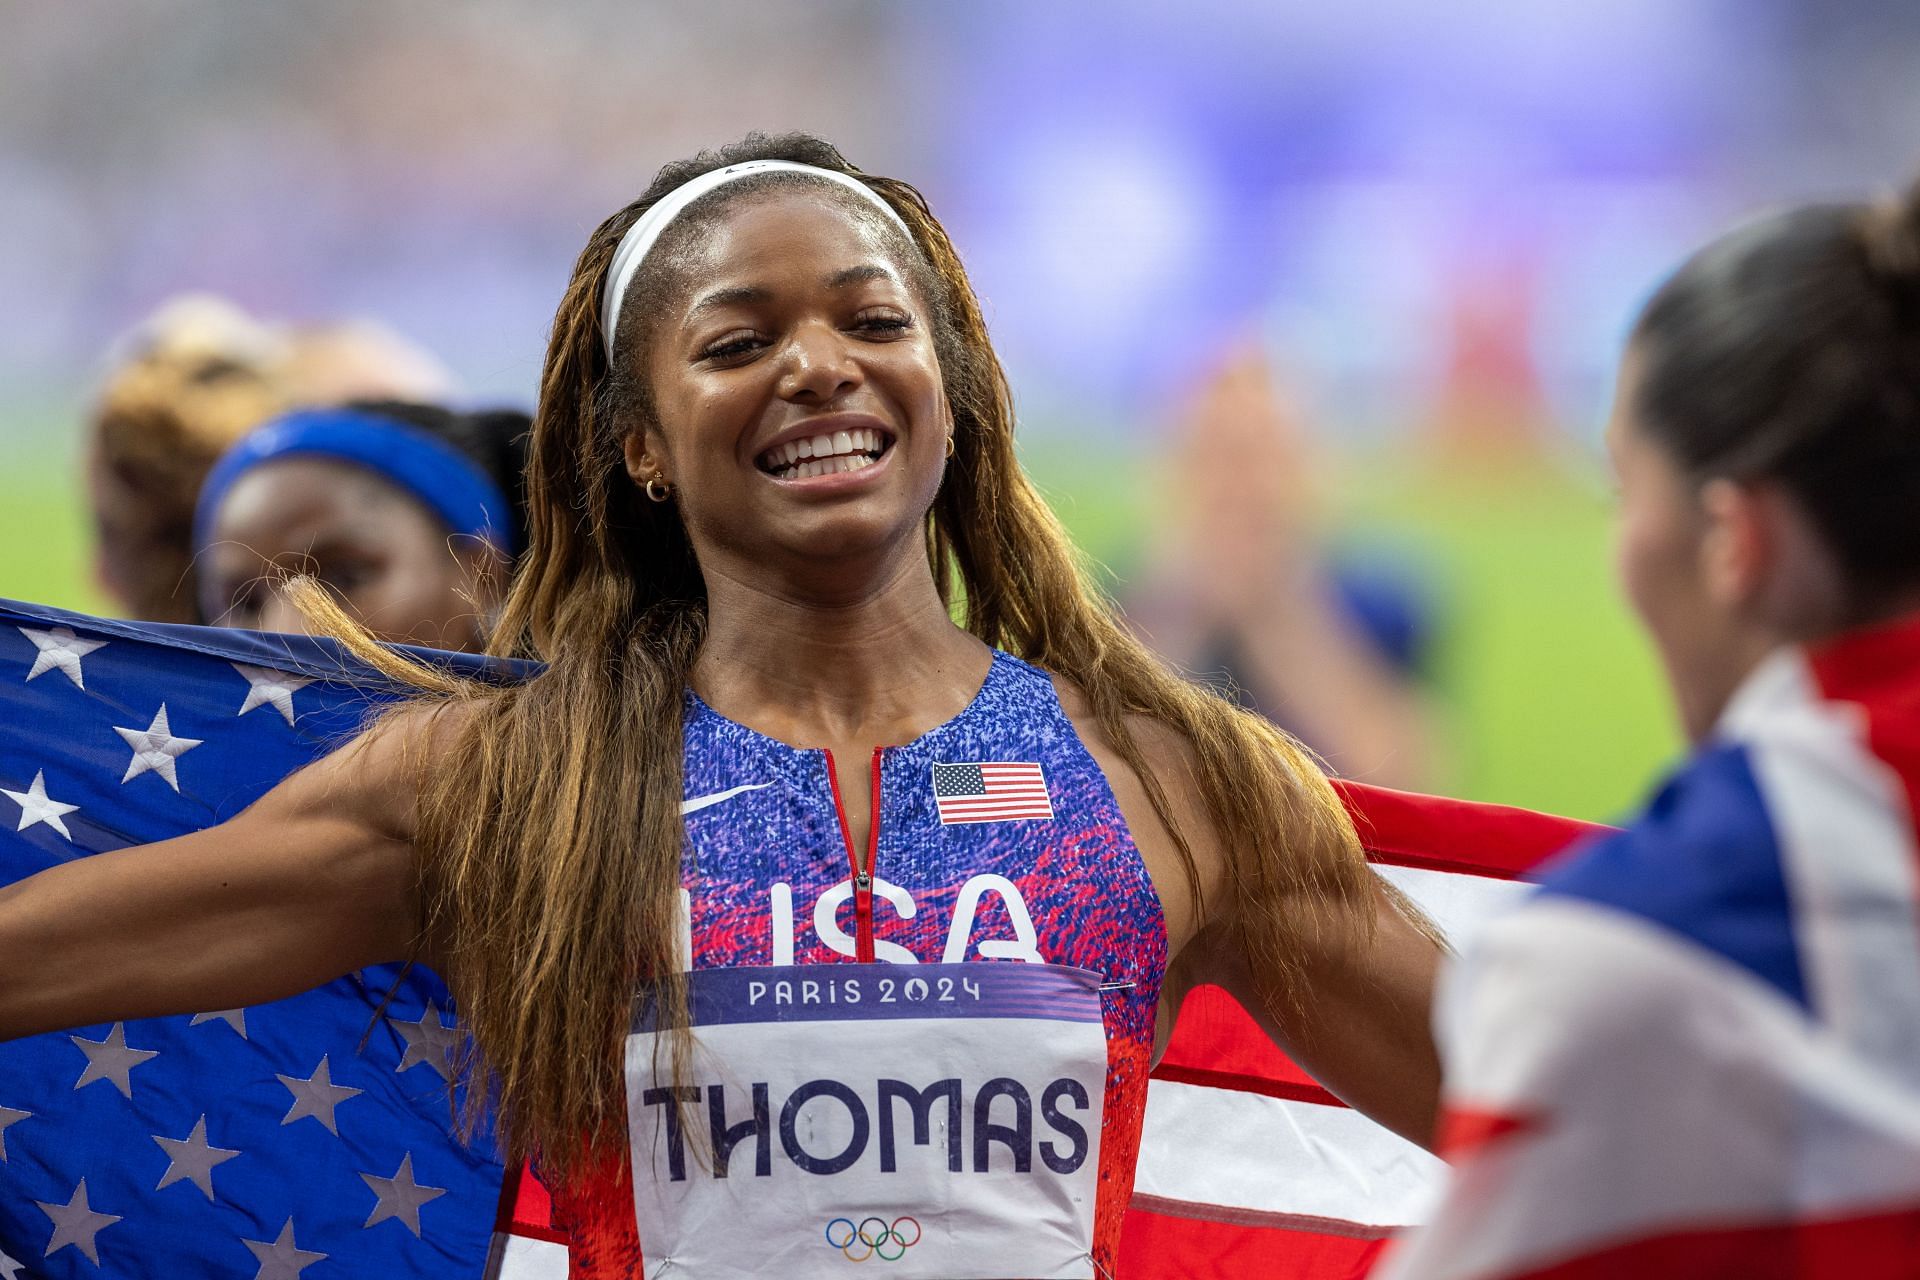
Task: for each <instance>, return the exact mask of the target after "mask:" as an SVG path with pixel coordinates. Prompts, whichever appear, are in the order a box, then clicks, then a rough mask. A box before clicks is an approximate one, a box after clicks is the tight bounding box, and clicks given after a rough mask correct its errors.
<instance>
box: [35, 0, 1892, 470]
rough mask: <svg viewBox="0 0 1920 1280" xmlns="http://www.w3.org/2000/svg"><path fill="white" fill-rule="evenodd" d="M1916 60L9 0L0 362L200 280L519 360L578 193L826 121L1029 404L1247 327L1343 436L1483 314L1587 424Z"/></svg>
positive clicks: (737, 18)
mask: <svg viewBox="0 0 1920 1280" xmlns="http://www.w3.org/2000/svg"><path fill="white" fill-rule="evenodd" d="M1916 54H1920V6H1916V5H1913V4H1911V3H1909V2H1907V0H1850V3H1848V4H1846V5H1843V6H1834V5H1823V4H1815V3H1810V2H1805V0H1587V2H1584V3H1574V2H1569V3H1560V4H1540V3H1538V0H1473V2H1471V3H1463V4H1453V5H1435V4H1432V3H1429V2H1428V0H1348V2H1347V3H1341V4H1332V5H1328V4H1323V3H1315V4H1308V3H1304V2H1296V0H1284V2H1276V0H1188V2H1187V3H1183V4H1180V5H1177V6H1176V5H1171V4H1145V3H1132V2H1125V0H1120V2H1116V0H1101V2H1099V3H1088V2H1082V0H1073V2H1063V3H1048V4H1028V3H1010V2H1005V0H991V2H977V3H970V4H964V5H961V4H934V3H910V2H906V0H902V2H900V3H879V2H878V0H865V2H845V3H808V4H804V5H803V4H764V3H762V4H751V3H743V2H741V0H718V2H710V3H705V4H702V5H698V6H670V5H664V4H649V3H633V2H632V0H620V2H618V3H615V2H612V0H599V2H596V3H575V4H567V5H554V4H538V3H520V2H517V0H468V2H464V3H460V4H457V5H456V4H450V3H439V4H425V3H421V4H408V5H396V4H391V3H385V2H380V0H318V2H315V3H305V4H300V5H268V4H259V3H255V2H253V0H202V2H188V0H177V2H173V3H160V2H158V0H153V2H147V3H124V4H118V5H114V6H112V7H110V8H109V7H104V6H55V5H28V4H15V5H10V6H8V8H7V10H6V15H5V39H4V40H0V291H3V292H0V296H4V297H5V298H6V300H7V303H8V305H7V307H6V309H5V312H4V314H3V315H0V401H3V402H5V403H10V404H14V405H18V404H21V403H41V404H45V403H67V402H77V401H78V400H79V399H80V398H81V397H83V396H84V392H85V388H86V386H87V383H88V381H89V379H90V377H91V375H92V372H93V370H94V369H95V368H96V367H97V365H98V361H99V360H100V358H101V354H102V350H103V345H104V342H105V340H106V339H107V338H108V337H110V336H111V335H113V334H115V333H117V332H119V331H121V330H123V329H125V328H126V326H128V325H129V324H131V323H132V322H134V321H135V320H137V319H138V318H140V317H141V316H143V315H144V314H145V313H147V312H148V311H149V310H150V309H151V308H152V307H153V306H154V305H155V304H157V303H158V302H160V301H161V300H163V299H165V298H166V297H168V296H169V295H171V294H174V293H177V292H180V291H182V290H188V289H210V290H214V291H218V292H224V293H228V294H230V295H232V296H234V297H235V298H236V299H238V300H240V301H241V302H243V303H244V304H246V305H248V306H249V307H252V308H256V309H258V310H260V311H263V312H266V313H269V314H282V315H295V316H326V315H336V314H346V313H363V312H365V313H373V314H376V315H379V316H381V317H384V318H385V319H387V320H388V321H390V322H391V323H392V324H394V325H395V326H396V327H398V328H400V329H401V330H403V331H405V332H407V333H410V334H412V335H413V336H415V337H417V338H419V339H420V340H421V341H423V342H425V343H426V344H427V345H429V346H430V347H432V348H433V349H434V350H436V351H438V352H439V353H441V355H442V356H443V357H444V358H445V359H446V360H447V361H448V363H449V364H451V365H452V366H453V367H454V369H456V370H457V371H458V372H459V374H460V375H461V377H462V378H463V380H464V381H465V383H466V385H467V386H468V388H469V389H470V391H471V392H472V393H473V394H474V395H475V396H476V397H482V398H498V397H502V396H504V397H508V398H512V399H518V400H522V401H525V400H528V399H530V397H531V394H532V388H533V384H534V380H535V376H536V374H537V370H538V365H539V359H540V354H541V347H542V342H543V336H544V331H545V328H546V325H547V322H548V320H549V319H550V317H551V314H552V310H553V306H554V304H555V302H556V301H557V299H558V295H559V291H560V288H561V286H562V284H563V283H564V281H565V279H566V276H567V273H568V269H569V266H570V264H571V261H572V259H573V256H574V255H575V254H576V253H577V252H578V250H579V248H580V246H581V245H582V244H583V243H584V240H585V236H586V233H587V231H588V230H589V229H590V228H591V227H592V225H593V224H594V223H595V222H596V221H598V220H599V219H600V218H601V217H602V216H604V215H605V214H606V213H608V212H609V211H611V210H612V209H613V208H615V207H617V206H618V205H619V204H621V203H622V202H624V201H625V200H627V199H628V198H630V197H631V196H632V195H633V194H635V193H636V192H637V191H638V190H639V189H640V188H641V187H642V186H644V185H645V183H646V181H647V179H648V177H649V176H650V175H651V173H652V172H653V170H654V169H655V168H656V167H657V166H658V165H659V164H660V163H661V162H662V161H664V160H666V159H669V158H672V157H675V156H678V155H681V154H683V153H686V152H688V151H690V150H693V149H695V148H697V147H699V146H701V145H705V144H710V143H714V142H718V141H722V140H725V139H728V138H732V137H734V136H736V135H738V134H740V133H742V132H743V131H745V130H747V129H750V128H762V129H781V128H789V127H801V128H808V129H811V130H815V131H817V132H820V133H822V134H824V135H826V136H827V137H829V138H831V139H833V140H835V141H836V142H838V143H839V144H840V145H841V146H842V148H843V149H844V150H845V151H846V153H847V154H848V155H849V157H851V158H852V159H854V160H855V161H856V163H859V164H861V165H863V166H865V167H867V168H870V169H873V170H877V171H881V172H886V173H892V174H897V175H899V176H902V177H906V178H908V179H910V180H912V181H914V182H916V183H918V184H920V185H921V186H922V188H923V189H924V190H926V192H927V193H928V194H929V196H930V198H931V199H932V201H933V203H934V207H935V210H936V212H938V213H940V214H941V215H942V216H943V217H944V218H945V219H946V220H947V221H948V223H949V225H950V226H951V227H952V229H953V230H954V232H955V234H956V236H957V238H958V239H959V242H960V244H961V247H962V249H963V251H964V252H965V253H966V255H967V257H968V259H969V261H970V263H971V265H972V268H973V271H974V274H975V279H976V282H977V284H978V286H979V288H980V290H981V292H982V293H983V295H985V297H986V298H987V299H988V301H989V303H990V306H991V316H992V319H993V322H994V325H995V331H996V334H997V336H998V338H999V340H1000V343H1001V346H1002V351H1003V354H1004V355H1005V356H1006V357H1007V360H1008V362H1009V364H1010V365H1011V367H1012V370H1013V374H1014V379H1015V386H1016V390H1017V391H1018V392H1019V393H1020V395H1021V398H1022V403H1023V405H1024V407H1025V410H1026V417H1027V418H1028V420H1029V422H1030V423H1032V424H1033V425H1035V426H1037V427H1038V428H1039V429H1040V430H1041V431H1042V432H1048V431H1057V432H1063V433H1071V432H1076V431H1094V432H1098V433H1101V434H1106V433H1111V432H1121V433H1133V432H1136V431H1137V430H1138V429H1139V428H1140V427H1141V426H1142V425H1143V424H1146V423H1149V422H1151V421H1152V420H1153V418H1154V415H1155V413H1156V412H1157V410H1158V409H1159V408H1160V406H1161V405H1162V403H1163V401H1164V397H1165V396H1166V395H1167V394H1168V393H1169V392H1170V390H1171V389H1172V387H1173V385H1174V384H1175V383H1176V382H1178V381H1180V380H1182V379H1184V378H1185V377H1186V376H1187V374H1188V373H1189V372H1190V371H1191V370H1192V369H1193V368H1194V367H1195V365H1196V363H1197V362H1198V363H1204V362H1205V361H1206V360H1207V359H1208V357H1209V356H1210V354H1212V353H1215V352H1217V351H1218V350H1219V349H1220V347H1221V346H1222V344H1223V343H1224V342H1226V341H1228V340H1229V339H1230V338H1231V337H1232V336H1234V335H1235V334H1237V333H1245V332H1249V331H1252V332H1258V333H1261V334H1263V335H1265V336H1266V338H1267V339H1268V340H1269V341H1270V342H1272V344H1273V345H1274V346H1275V348H1276V349H1277V350H1279V351H1281V352H1283V353H1284V358H1285V360H1286V361H1287V362H1288V363H1289V364H1290V365H1291V366H1293V367H1295V368H1296V369H1297V370H1298V371H1299V372H1300V373H1301V374H1302V375H1304V381H1305V382H1306V384H1307V385H1310V386H1311V387H1313V388H1314V389H1315V390H1316V392H1317V393H1318V395H1319V396H1320V397H1321V398H1322V399H1323V400H1324V401H1325V405H1324V406H1322V407H1323V412H1321V413H1319V414H1316V420H1317V421H1320V422H1322V423H1323V424H1324V426H1325V429H1328V430H1337V431H1340V432H1342V433H1346V434H1350V435H1352V436H1353V437H1356V438H1359V439H1363V440H1372V439H1378V438H1381V437H1383V436H1391V435H1392V433H1394V432H1396V431H1397V430H1399V429H1401V426H1402V425H1403V424H1405V423H1408V422H1410V421H1412V420H1413V418H1414V417H1415V416H1417V415H1416V412H1415V411H1416V409H1417V408H1418V407H1419V406H1421V405H1423V404H1424V403H1426V401H1427V399H1428V398H1430V397H1431V395H1432V394H1433V388H1434V386H1435V385H1436V383H1437V381H1439V380H1441V379H1442V378H1443V377H1444V376H1445V374H1446V371H1447V370H1448V369H1449V368H1450V367H1454V366H1455V365H1457V364H1458V363H1459V362H1460V361H1461V360H1462V359H1466V358H1471V351H1470V350H1468V349H1469V348H1472V347H1473V346H1474V344H1475V343H1476V342H1478V343H1479V344H1480V345H1481V346H1483V347H1485V346H1487V345H1489V344H1490V345H1491V347H1492V348H1494V349H1495V350H1494V354H1493V356H1492V357H1491V358H1492V359H1494V360H1495V361H1496V363H1497V362H1499V361H1500V360H1505V361H1507V362H1508V363H1510V364H1514V363H1527V364H1531V365H1532V366H1533V370H1532V371H1533V372H1536V373H1537V375H1538V377H1539V379H1540V382H1541V385H1542V386H1543V387H1544V389H1545V391H1546V393H1547V394H1548V396H1549V397H1550V401H1551V403H1552V404H1553V406H1554V407H1555V409H1556V410H1557V411H1558V412H1557V415H1556V416H1557V417H1558V418H1559V420H1560V421H1561V422H1563V423H1564V424H1566V425H1567V426H1568V427H1569V428H1570V429H1571V430H1573V431H1575V432H1576V433H1585V432H1590V431H1591V430H1592V428H1593V427H1594V425H1595V424H1596V423H1597V421H1598V418H1599V407H1600V405H1601V403H1602V400H1603V396H1604V385H1603V379H1604V377H1605V373H1606V370H1607V369H1608V367H1609V366H1610V363H1611V361H1612V358H1613V355H1614V348H1615V346H1616V343H1617V340H1618V335H1619V333H1620V330H1621V328H1622V326H1623V324H1624V322H1625V319H1626V317H1627V316H1628V314H1629V313H1630V310H1631V308H1632V306H1633V305H1634V303H1635V302H1636V300H1637V299H1638V298H1639V297H1640V296H1642V295H1643V294H1644V292H1645V291H1646V290H1647V288H1648V287H1649V286H1650V285H1651V283H1652V282H1653V280H1654V279H1655V278H1656V276H1657V274H1658V273H1659V272H1660V271H1662V270H1663V269H1665V268H1666V267H1668V266H1669V265H1671V264H1672V262H1673V261H1674V260H1675V258H1676V256H1677V255H1678V254H1679V253H1680V252H1682V251H1683V250H1684V249H1685V247H1687V246H1688V245H1689V244H1691V243H1693V242H1694V241H1696V240H1697V239H1698V238H1700V237H1701V236H1702V235H1703V234H1705V233H1706V232H1707V231H1709V230H1710V229H1711V228H1712V227H1714V226H1715V225H1716V224H1718V223H1721V222H1723V221H1724V220H1725V219H1726V218H1727V217H1728V216H1730V215H1731V214H1734V213H1736V212H1739V211H1743V210H1746V209H1749V208H1751V207H1753V206H1755V205H1756V204H1761V203H1772V202H1776V201H1779V200H1782V199H1787V198H1797V197H1801V196H1807V195H1819V194H1823V193H1834V194H1841V193H1852V192H1855V191H1858V190H1860V189H1862V188H1871V187H1874V186H1882V187H1884V186H1887V185H1889V184H1891V183H1892V182H1894V181H1895V180H1897V179H1898V178H1899V177H1901V176H1902V175H1904V174H1905V173H1907V172H1908V171H1909V170H1910V169H1912V168H1914V167H1915V165H1916V164H1917V163H1920V75H1916V74H1914V70H1913V68H1914V66H1915V55H1916ZM1508 348H1511V349H1510V350H1509V349H1508ZM1502 351H1504V352H1505V354H1501V352H1502ZM1463 352H1465V354H1464V355H1463ZM1485 354H1486V353H1485V352H1484V351H1483V352H1482V355H1485ZM1328 406H1330V407H1331V411H1330V412H1328V411H1325V409H1326V408H1327V407H1328ZM13 416H14V415H0V430H15V431H17V430H24V429H28V428H26V427H24V426H22V425H10V424H9V423H8V421H7V420H8V419H10V418H12V417H13ZM36 417H37V418H38V420H39V421H40V422H41V423H42V424H43V425H41V426H39V427H35V428H32V429H34V430H44V429H46V427H47V426H50V425H52V424H49V423H47V422H46V420H45V418H44V417H39V416H38V415H36Z"/></svg>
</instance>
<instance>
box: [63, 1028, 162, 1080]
mask: <svg viewBox="0 0 1920 1280" xmlns="http://www.w3.org/2000/svg"><path fill="white" fill-rule="evenodd" d="M67 1039H69V1040H71V1041H73V1042H74V1044H76V1045H78V1046H79V1047H80V1050H81V1052H83V1053H85V1054H86V1055H87V1069H86V1070H85V1071H82V1072H81V1073H80V1079H79V1080H77V1081H75V1082H74V1086H73V1087H74V1088H75V1089H84V1088H86V1087H87V1086H88V1085H90V1084H92V1083H93V1082H94V1081H95V1080H111V1081H113V1087H114V1088H116V1089H118V1090H119V1091H120V1096H121V1097H123V1098H131V1097H132V1096H133V1069H134V1068H135V1067H137V1066H139V1065H140V1064H141V1063H143V1062H145V1061H147V1060H148V1059H150V1058H157V1057H159V1056H160V1053H159V1051H158V1050H157V1049H131V1048H128V1047H127V1024H126V1023H124V1022H116V1023H114V1024H113V1030H111V1031H109V1032H108V1033H107V1038H106V1039H105V1040H89V1039H87V1038H86V1037H85V1036H68V1037H67Z"/></svg>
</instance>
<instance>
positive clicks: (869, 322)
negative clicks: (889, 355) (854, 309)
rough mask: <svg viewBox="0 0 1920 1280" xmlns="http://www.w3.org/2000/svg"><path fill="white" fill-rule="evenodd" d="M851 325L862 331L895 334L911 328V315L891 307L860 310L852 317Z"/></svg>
mask: <svg viewBox="0 0 1920 1280" xmlns="http://www.w3.org/2000/svg"><path fill="white" fill-rule="evenodd" d="M853 327H854V328H856V329H858V330H860V331H861V332H862V333H875V334H895V333H900V332H902V331H903V330H907V329H911V328H913V317H912V316H910V315H907V314H906V313H905V312H902V311H894V310H892V309H887V310H881V311H862V312H861V313H860V314H859V315H857V316H855V317H854V318H853Z"/></svg>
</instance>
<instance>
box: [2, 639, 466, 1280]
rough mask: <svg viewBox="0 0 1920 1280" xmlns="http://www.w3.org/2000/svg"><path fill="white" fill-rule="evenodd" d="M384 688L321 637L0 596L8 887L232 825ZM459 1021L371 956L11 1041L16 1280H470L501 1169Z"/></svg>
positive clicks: (342, 734)
mask: <svg viewBox="0 0 1920 1280" xmlns="http://www.w3.org/2000/svg"><path fill="white" fill-rule="evenodd" d="M436 660H442V661H446V662H449V663H452V664H454V665H456V666H458V667H462V668H464V669H468V670H477V669H478V668H477V666H476V662H477V660H472V659H464V658H456V657H454V656H452V655H436ZM392 696H393V691H392V690H390V689H387V688H384V687H383V686H382V685H381V683H380V682H379V681H378V680H377V678H375V677H373V676H372V675H371V674H370V673H368V672H365V671H364V670H360V669H358V668H356V667H355V666H353V664H351V663H350V662H349V661H347V660H346V659H344V658H343V657H342V656H341V654H340V653H339V652H338V651H337V650H335V649H334V648H333V647H331V646H330V645H328V644H326V643H324V642H320V641H313V640H306V639H297V638H289V637H278V636H258V635H253V634H250V633H244V632H229V631H214V630H209V629H202V628H197V627H168V626H156V625H149V624H140V623H123V622H110V621H103V620H100V619H95V618H87V617H82V616H79V615H76V614H68V613H63V612H60V611H57V610H50V609H43V608H38V607H35V606H29V605H19V604H13V603H11V602H5V601H0V883H7V882H12V881H15V880H19V879H21V878H23V877H25V876H28V875H31V874H32V873H34V872H36V871H40V870H42V869H44V868H47V867H50V866H53V865H55V864H57V863H62V862H67V861H70V860H72V859H75V858H82V857H86V856H88V855H89V854H94V853H100V852H104V851H106V850H110V849H118V848H123V847H125V846H128V845H134V844H143V843H147V842H150V841H155V840H162V839H166V838H168V837H170V836H176V835H181V834H183V833H185V832H188V831H193V830H196V829H199V828H202V827H206V826H210V825H212V824H214V823H216V822H219V821H221V820H223V819H225V818H227V817H230V816H232V815H233V814H235V813H237V812H238V811H239V810H240V809H242V808H244V807H245V806H246V805H247V804H249V803H251V802H252V801H253V800H254V799H255V798H257V797H258V796H259V795H261V794H262V793H263V792H265V791H266V790H267V789H268V788H269V787H271V786H272V785H273V784H274V783H275V782H277V781H278V780H279V779H280V778H281V777H283V776H285V775H286V774H287V773H290V772H292V771H293V770H294V769H296V768H298V767H299V766H301V765H302V764H305V763H307V762H308V761H309V760H312V759H314V758H315V757H317V756H319V755H322V754H324V753H325V752H327V751H328V750H331V749H332V748H333V747H335V746H337V745H339V744H340V743H341V742H342V741H344V740H345V739H346V738H347V737H349V736H351V735H352V733H353V732H354V731H355V729H356V727H357V726H358V725H359V724H361V723H362V720H363V718H364V716H365V715H366V714H367V712H368V711H369V710H370V709H371V708H372V707H373V706H374V705H376V704H377V703H378V702H379V701H380V700H382V699H386V698H390V697H392ZM396 978H399V982H398V986H397V987H395V986H394V984H395V980H396ZM390 988H392V989H393V990H394V995H393V999H392V1001H391V1003H390V1004H388V1005H387V1006H386V1008H385V1009H384V1011H383V1010H382V1009H381V1001H382V998H383V996H385V994H386V993H387V992H388V990H389V989H390ZM451 1020H452V1019H451V1013H450V1010H449V1001H448V996H447V992H446V989H445V988H444V987H443V986H442V985H441V984H440V982H439V981H438V980H437V979H436V978H434V977H433V976H432V975H430V974H428V973H426V972H424V971H421V970H417V969H416V970H414V971H412V972H411V973H408V974H406V975H405V976H404V977H399V974H398V972H397V971H396V970H395V969H392V968H380V969H373V970H366V971H363V972H361V973H358V974H354V975H350V976H349V977H346V978H343V979H340V980H338V981H336V982H332V983H329V984H328V985H326V986H324V987H321V988H319V989H317V990H314V991H310V992H307V993H306V994H304V995H300V996H296V997H294V998H292V999H289V1000H283V1001H280V1002H278V1003H275V1004H269V1005H263V1006H259V1007H255V1008H249V1009H227V1010H209V1011H207V1012H205V1013H201V1014H198V1015H193V1016H183V1017H177V1018H159V1019H150V1020H146V1021H134V1022H125V1023H112V1024H109V1025H104V1026H94V1027H79V1028H74V1029H72V1030H71V1031H62V1032H56V1033H53V1034H49V1035H42V1036H34V1037H30V1038H28V1039H24V1040H18V1041H14V1042H11V1043H7V1044H0V1277H7V1278H9V1280H12V1278H14V1277H23V1276H24V1277H29V1278H33V1280H66V1278H67V1277H88V1278H89V1280H97V1278H98V1277H102V1276H107V1277H113V1278H114V1280H148V1278H151V1280H177V1278H178V1277H183V1276H193V1277H196V1278H200V1277H205V1278H208V1280H226V1278H227V1277H233V1278H235V1280H256V1278H258V1277H273V1278H275V1280H300V1277H302V1276H303V1275H304V1276H305V1278H306V1280H321V1278H322V1277H327V1276H342V1277H345V1276H355V1277H357V1276H381V1277H393V1278H396V1280H405V1278H407V1277H423V1278H424V1277H429V1276H431V1277H462V1276H464V1277H472V1278H473V1280H479V1277H481V1276H482V1275H484V1274H486V1272H487V1267H488V1255H489V1252H490V1250H491V1249H492V1247H493V1227H494V1222H495V1216H496V1212H497V1209H498V1206H499V1201H500V1191H501V1183H502V1177H503V1170H502V1168H501V1165H500V1163H499V1162H498V1160H497V1159H496V1158H495V1157H494V1155H493V1153H492V1151H491V1149H490V1147H489V1146H488V1144H487V1143H486V1141H485V1140H484V1139H482V1140H481V1141H480V1142H479V1143H478V1144H477V1145H475V1146H473V1147H471V1148H469V1147H463V1146H461V1145H459V1144H457V1143H456V1142H454V1141H453V1140H452V1139H451V1138H450V1136H449V1134H450V1128H451V1125H450V1119H451V1115H450V1103H449V1099H448V1095H447V1066H448V1056H447V1055H448V1051H449V1049H450V1047H451V1046H452V1044H453V1042H454V1039H455V1034H456V1033H455V1032H454V1030H453V1028H452V1026H451V1025H450V1023H451Z"/></svg>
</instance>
